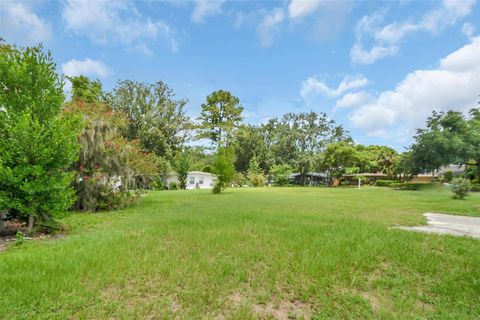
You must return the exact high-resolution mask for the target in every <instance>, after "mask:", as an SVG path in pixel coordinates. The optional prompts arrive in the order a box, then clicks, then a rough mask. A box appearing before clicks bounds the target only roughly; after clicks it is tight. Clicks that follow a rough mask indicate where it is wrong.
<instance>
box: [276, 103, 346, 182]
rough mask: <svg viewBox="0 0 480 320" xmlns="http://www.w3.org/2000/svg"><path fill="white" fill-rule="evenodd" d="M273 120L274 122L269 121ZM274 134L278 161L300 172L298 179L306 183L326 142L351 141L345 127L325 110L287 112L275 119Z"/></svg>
mask: <svg viewBox="0 0 480 320" xmlns="http://www.w3.org/2000/svg"><path fill="white" fill-rule="evenodd" d="M271 123H272V124H274V123H275V122H274V121H272V122H271ZM274 127H275V130H274V134H275V136H276V138H275V139H276V141H277V142H276V144H275V145H274V147H273V148H274V152H275V153H276V154H279V158H280V159H281V161H280V163H287V164H290V165H291V166H292V167H294V168H296V169H297V170H298V171H299V173H300V183H301V184H302V185H304V184H305V183H306V179H305V177H306V174H307V172H309V171H310V170H312V169H313V168H314V166H315V163H316V159H317V156H318V154H319V153H321V152H322V151H323V150H324V149H325V147H326V146H327V145H328V144H329V143H333V142H338V141H351V138H350V136H349V134H348V132H347V131H345V130H344V128H343V127H342V126H336V125H335V122H334V121H333V120H331V119H329V118H328V117H327V115H326V114H325V113H316V112H313V111H312V112H308V113H304V112H301V113H287V114H286V115H284V116H283V118H282V119H281V121H278V122H277V124H276V126H274Z"/></svg>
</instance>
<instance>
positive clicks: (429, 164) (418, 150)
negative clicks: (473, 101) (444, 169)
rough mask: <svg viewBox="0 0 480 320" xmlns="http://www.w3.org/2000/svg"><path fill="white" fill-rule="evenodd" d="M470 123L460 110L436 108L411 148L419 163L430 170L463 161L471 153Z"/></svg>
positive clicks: (419, 130) (416, 162) (414, 157)
mask: <svg viewBox="0 0 480 320" xmlns="http://www.w3.org/2000/svg"><path fill="white" fill-rule="evenodd" d="M468 133H469V126H468V123H467V122H466V121H465V118H464V115H463V114H462V113H461V112H458V111H452V110H450V111H448V112H446V113H444V112H435V111H434V112H433V113H432V115H431V116H430V117H429V118H428V119H427V124H426V128H425V129H418V130H417V135H416V136H415V143H414V144H413V145H412V147H411V150H412V152H413V153H412V154H413V159H414V161H415V164H416V166H417V167H419V168H421V169H423V170H428V171H431V172H432V174H433V173H434V171H435V170H437V169H438V168H440V167H441V166H444V165H449V164H452V163H463V162H465V158H466V157H468V155H469V150H470V148H469V146H468V138H467V137H468Z"/></svg>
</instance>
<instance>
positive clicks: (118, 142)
mask: <svg viewBox="0 0 480 320" xmlns="http://www.w3.org/2000/svg"><path fill="white" fill-rule="evenodd" d="M79 78H80V80H79V81H77V80H78V79H77V77H73V78H71V80H72V85H73V87H72V89H73V90H72V92H73V94H72V101H70V102H69V103H68V104H67V108H66V113H67V114H69V115H79V116H81V118H82V130H81V132H80V134H79V135H78V143H79V145H80V152H79V156H78V161H77V162H76V163H75V166H74V168H75V170H76V172H77V177H76V179H75V183H74V186H75V189H76V192H77V195H78V200H77V203H76V209H77V210H84V211H97V210H105V209H108V210H111V209H118V208H122V207H124V206H125V205H128V204H130V203H132V202H133V201H135V200H136V199H137V197H138V194H139V192H140V191H141V190H142V189H144V188H147V187H148V185H149V183H150V181H151V180H153V179H154V177H155V175H156V174H157V172H158V169H159V162H158V159H157V158H156V157H155V156H154V155H153V154H152V153H147V152H144V151H142V150H141V146H139V144H138V141H137V140H135V141H129V140H127V139H126V138H124V137H123V136H122V135H121V132H122V131H123V130H125V127H126V126H127V125H128V121H127V119H126V118H125V116H124V114H123V113H122V112H119V111H115V110H112V108H111V107H110V106H109V105H108V103H107V102H105V101H102V100H103V99H101V97H102V96H104V94H103V91H102V87H101V83H99V82H98V81H91V80H90V79H88V78H85V77H79ZM77 85H79V87H77ZM99 86H100V87H99ZM98 90H99V91H100V93H99V94H98V95H95V96H92V95H89V92H96V91H98ZM86 97H88V98H86ZM85 99H86V100H85Z"/></svg>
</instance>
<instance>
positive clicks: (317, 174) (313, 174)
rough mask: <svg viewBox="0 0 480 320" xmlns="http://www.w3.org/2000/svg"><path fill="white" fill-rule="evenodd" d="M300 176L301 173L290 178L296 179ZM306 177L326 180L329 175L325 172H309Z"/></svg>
mask: <svg viewBox="0 0 480 320" xmlns="http://www.w3.org/2000/svg"><path fill="white" fill-rule="evenodd" d="M298 176H300V173H299V172H295V173H292V174H291V175H290V178H295V177H298ZM305 176H310V177H317V178H326V177H328V174H327V173H325V172H307V173H305Z"/></svg>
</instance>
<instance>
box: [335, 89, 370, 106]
mask: <svg viewBox="0 0 480 320" xmlns="http://www.w3.org/2000/svg"><path fill="white" fill-rule="evenodd" d="M370 99H371V97H370V94H369V93H368V92H365V91H360V92H349V93H347V94H346V95H344V96H343V97H341V98H340V99H338V100H337V102H336V104H335V109H334V110H336V109H339V108H351V107H355V106H358V105H361V104H364V103H366V102H367V101H368V100H370Z"/></svg>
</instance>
